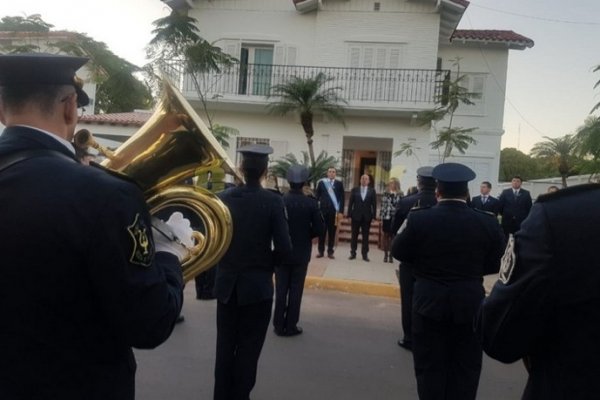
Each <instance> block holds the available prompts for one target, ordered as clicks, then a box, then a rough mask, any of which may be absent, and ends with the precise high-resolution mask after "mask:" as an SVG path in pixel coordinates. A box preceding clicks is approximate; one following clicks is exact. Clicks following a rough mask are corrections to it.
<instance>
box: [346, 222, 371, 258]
mask: <svg viewBox="0 0 600 400" xmlns="http://www.w3.org/2000/svg"><path fill="white" fill-rule="evenodd" d="M370 229H371V220H365V219H360V220H356V219H352V236H351V237H350V254H352V255H354V256H355V255H356V249H357V247H358V231H359V230H360V232H361V237H362V241H361V242H362V245H361V254H362V255H363V257H366V256H367V254H368V253H369V230H370Z"/></svg>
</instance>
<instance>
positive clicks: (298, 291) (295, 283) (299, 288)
mask: <svg viewBox="0 0 600 400" xmlns="http://www.w3.org/2000/svg"><path fill="white" fill-rule="evenodd" d="M287 180H288V182H289V184H290V191H289V192H288V193H287V194H285V195H284V196H283V202H284V203H285V208H286V210H287V215H288V225H289V230H290V237H291V239H292V247H293V251H292V252H291V253H290V254H288V255H285V256H284V257H283V259H282V261H281V264H280V265H278V266H277V267H276V268H275V311H274V312H273V326H274V328H275V333H276V334H277V335H279V336H295V335H299V334H301V333H302V328H301V327H299V326H298V325H297V324H298V320H299V319H300V303H301V302H302V292H303V290H304V279H305V278H306V271H307V268H308V262H309V261H310V253H311V250H312V239H313V238H315V237H317V236H319V235H320V234H321V233H322V232H323V230H324V229H325V228H324V225H323V217H321V213H320V212H319V207H318V205H317V201H316V200H315V199H313V198H311V197H309V196H305V195H304V193H303V192H302V188H303V187H304V185H305V184H306V181H307V180H308V169H306V167H303V166H301V165H293V166H291V167H290V168H289V170H288V172H287Z"/></svg>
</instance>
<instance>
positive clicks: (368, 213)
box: [348, 186, 377, 221]
mask: <svg viewBox="0 0 600 400" xmlns="http://www.w3.org/2000/svg"><path fill="white" fill-rule="evenodd" d="M376 210H377V194H376V193H375V189H373V188H372V187H370V186H368V187H367V194H366V195H365V199H364V200H363V199H362V196H361V195H360V186H359V187H355V188H354V189H352V191H351V192H350V199H349V200H348V215H349V216H350V218H352V219H353V220H356V221H370V220H372V219H373V218H375V215H376Z"/></svg>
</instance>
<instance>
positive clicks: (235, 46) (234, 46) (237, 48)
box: [218, 40, 242, 60]
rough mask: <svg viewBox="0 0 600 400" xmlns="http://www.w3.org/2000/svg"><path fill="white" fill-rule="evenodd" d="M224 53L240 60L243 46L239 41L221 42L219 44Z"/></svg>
mask: <svg viewBox="0 0 600 400" xmlns="http://www.w3.org/2000/svg"><path fill="white" fill-rule="evenodd" d="M218 43H219V45H218V46H219V47H220V48H221V50H222V51H223V53H225V54H227V55H230V56H231V57H235V58H236V59H238V60H239V58H240V54H241V50H242V46H241V43H240V41H239V40H221V41H219V42H218Z"/></svg>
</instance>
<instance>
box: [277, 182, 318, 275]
mask: <svg viewBox="0 0 600 400" xmlns="http://www.w3.org/2000/svg"><path fill="white" fill-rule="evenodd" d="M283 202H284V203H285V208H286V210H287V215H288V226H289V229H290V238H291V239H292V247H293V250H292V251H291V252H290V253H289V254H288V255H286V256H284V258H283V264H284V265H287V264H289V265H305V266H306V265H307V264H308V262H309V261H310V253H311V250H312V239H313V238H314V237H317V236H320V235H321V234H322V233H323V231H324V230H325V225H324V223H323V217H322V216H321V213H320V212H319V207H318V206H317V202H316V200H315V199H313V198H310V197H308V196H305V195H304V194H303V193H302V191H301V190H290V191H289V192H288V193H287V194H285V195H284V196H283Z"/></svg>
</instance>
